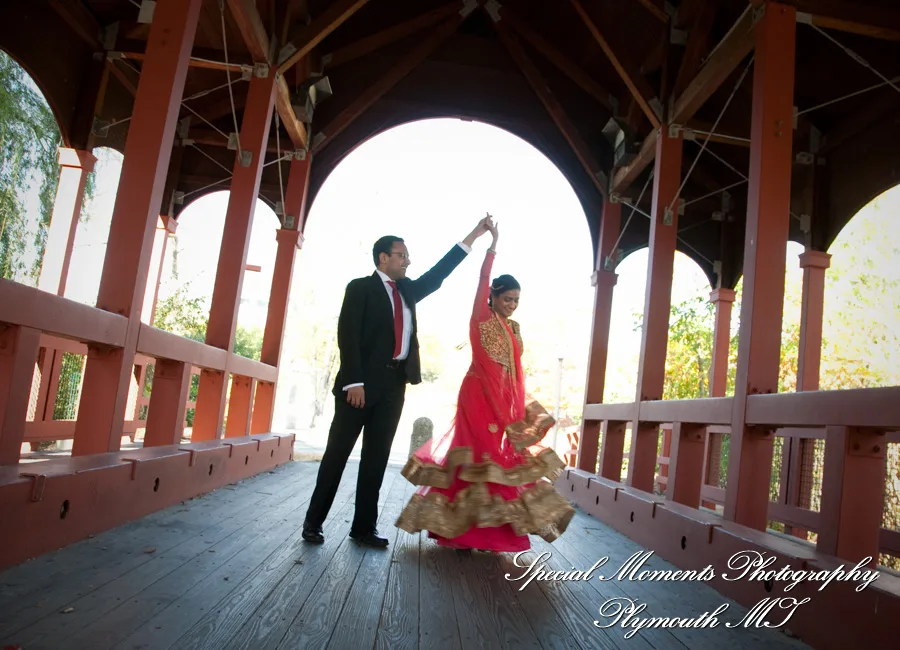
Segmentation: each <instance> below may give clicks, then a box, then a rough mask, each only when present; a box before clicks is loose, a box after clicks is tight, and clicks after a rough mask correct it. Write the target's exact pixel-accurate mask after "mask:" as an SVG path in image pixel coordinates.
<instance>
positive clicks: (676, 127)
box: [669, 124, 693, 138]
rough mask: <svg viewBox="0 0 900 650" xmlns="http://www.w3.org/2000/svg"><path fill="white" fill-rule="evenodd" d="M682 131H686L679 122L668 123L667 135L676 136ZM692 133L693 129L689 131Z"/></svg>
mask: <svg viewBox="0 0 900 650" xmlns="http://www.w3.org/2000/svg"><path fill="white" fill-rule="evenodd" d="M682 131H687V129H685V128H684V127H683V126H682V125H681V124H670V125H669V137H670V138H677V137H678V136H679V135H680V134H681V132H682ZM691 133H693V131H691Z"/></svg>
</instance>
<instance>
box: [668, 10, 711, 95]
mask: <svg viewBox="0 0 900 650" xmlns="http://www.w3.org/2000/svg"><path fill="white" fill-rule="evenodd" d="M717 8H718V7H717V5H716V3H714V2H704V3H703V4H702V5H701V6H700V7H699V8H698V9H697V14H696V17H695V19H694V22H693V24H692V25H691V31H690V35H689V36H688V40H687V45H686V46H685V48H684V56H683V57H682V59H681V66H680V67H679V68H678V76H677V77H676V79H675V85H674V86H673V87H672V97H680V96H681V94H682V93H683V92H684V90H685V88H687V85H688V83H689V82H690V80H691V79H693V78H694V77H696V76H697V71H698V70H700V64H701V63H702V62H703V57H704V56H705V55H706V54H707V52H709V36H710V33H711V32H712V28H713V22H714V21H715V17H716V9H717Z"/></svg>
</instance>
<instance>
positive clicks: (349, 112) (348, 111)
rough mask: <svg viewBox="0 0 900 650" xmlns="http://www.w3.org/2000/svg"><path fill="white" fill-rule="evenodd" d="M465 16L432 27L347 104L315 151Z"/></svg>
mask: <svg viewBox="0 0 900 650" xmlns="http://www.w3.org/2000/svg"><path fill="white" fill-rule="evenodd" d="M464 19H465V16H463V15H462V14H461V13H457V14H456V15H454V16H453V17H452V18H449V19H448V20H446V21H445V22H443V23H441V24H440V25H438V26H437V27H435V28H434V29H432V30H431V31H430V32H429V33H428V36H427V37H425V38H424V39H422V40H421V41H420V42H419V44H418V45H416V46H415V47H414V48H413V49H412V50H411V51H410V52H409V53H407V54H406V55H404V56H403V57H401V58H400V59H399V60H398V61H397V62H396V63H395V64H394V66H393V67H392V68H391V69H390V70H388V71H387V73H385V75H384V76H382V77H381V78H380V79H379V80H378V81H376V82H375V83H374V84H372V85H371V86H369V87H368V88H367V89H366V90H364V91H363V92H362V93H360V94H359V95H357V97H356V98H355V99H354V100H353V101H352V102H351V103H350V104H349V105H348V106H346V107H345V108H344V109H343V110H342V111H341V112H340V113H338V114H337V115H336V116H335V117H334V118H332V120H331V121H330V122H329V123H328V124H326V125H325V126H324V127H322V129H321V130H320V131H319V132H318V133H316V135H315V137H314V138H313V143H312V149H313V153H318V152H319V151H321V150H322V149H324V148H325V147H326V146H327V145H328V143H329V142H331V141H332V140H333V139H334V138H335V137H336V136H337V135H338V134H340V133H341V132H342V131H343V130H344V129H346V128H347V127H348V126H350V125H351V124H352V123H353V122H354V121H355V120H356V119H357V118H358V117H359V116H360V115H362V114H363V113H365V112H366V111H367V110H368V109H369V107H370V106H372V104H374V103H375V102H377V101H378V100H379V99H380V98H381V96H382V95H384V94H385V93H386V92H387V91H389V90H390V89H391V88H393V87H394V86H396V85H397V84H398V83H399V82H400V80H401V79H403V77H405V76H406V75H408V74H409V73H410V72H412V70H413V69H414V68H415V67H416V66H418V65H419V64H420V63H421V62H422V61H424V60H425V59H426V58H427V57H428V55H429V54H431V53H432V52H433V51H434V50H436V49H437V48H438V46H439V45H441V43H443V42H444V41H445V40H446V39H447V38H449V37H450V36H451V35H452V34H453V33H454V32H455V31H456V30H457V28H459V26H460V24H461V23H462V21H463V20H464Z"/></svg>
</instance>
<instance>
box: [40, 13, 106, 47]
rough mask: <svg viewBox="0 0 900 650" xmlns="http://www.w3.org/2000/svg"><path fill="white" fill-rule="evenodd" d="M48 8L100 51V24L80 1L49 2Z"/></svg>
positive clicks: (101, 45)
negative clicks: (53, 10) (51, 8)
mask: <svg viewBox="0 0 900 650" xmlns="http://www.w3.org/2000/svg"><path fill="white" fill-rule="evenodd" d="M49 3H50V6H51V7H53V9H55V10H56V13H58V14H59V15H60V17H61V18H62V19H63V20H65V21H66V23H68V25H69V27H71V28H72V29H73V30H75V33H76V34H78V36H80V37H81V39H82V40H83V41H84V42H85V43H87V44H88V45H90V46H91V47H92V48H94V49H95V50H98V51H99V50H102V49H103V44H102V42H101V41H100V33H101V31H102V30H101V28H100V23H98V22H97V19H96V18H94V15H93V14H92V13H91V12H90V10H88V8H87V7H85V6H84V4H83V3H82V2H81V0H49Z"/></svg>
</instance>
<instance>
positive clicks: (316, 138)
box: [311, 131, 325, 149]
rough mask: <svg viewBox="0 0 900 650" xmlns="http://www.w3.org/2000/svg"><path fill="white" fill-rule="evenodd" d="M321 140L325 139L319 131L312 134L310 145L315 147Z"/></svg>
mask: <svg viewBox="0 0 900 650" xmlns="http://www.w3.org/2000/svg"><path fill="white" fill-rule="evenodd" d="M323 140H325V134H324V133H322V132H321V131H319V132H318V133H316V134H315V135H314V136H313V139H312V144H311V147H312V148H313V149H315V148H316V147H318V146H319V144H320V143H321V142H322V141H323Z"/></svg>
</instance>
